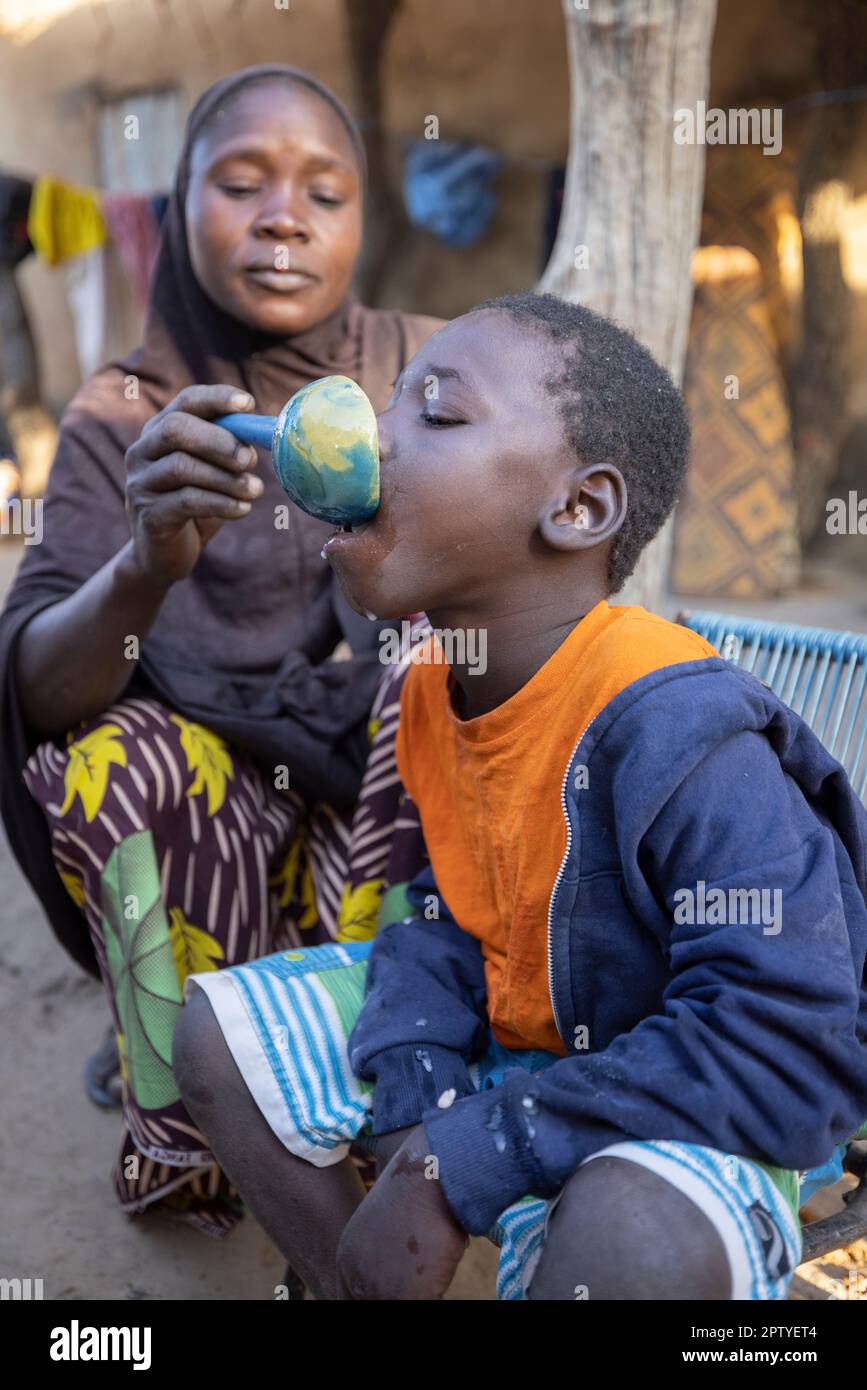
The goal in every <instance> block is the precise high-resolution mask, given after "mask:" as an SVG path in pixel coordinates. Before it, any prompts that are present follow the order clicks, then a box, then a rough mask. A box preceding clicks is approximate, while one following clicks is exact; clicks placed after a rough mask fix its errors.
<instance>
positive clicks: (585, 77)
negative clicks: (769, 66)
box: [539, 0, 716, 608]
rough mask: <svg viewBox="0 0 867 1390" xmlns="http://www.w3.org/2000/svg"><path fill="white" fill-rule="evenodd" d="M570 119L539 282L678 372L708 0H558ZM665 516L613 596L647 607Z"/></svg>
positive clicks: (661, 572) (661, 560) (664, 555)
mask: <svg viewBox="0 0 867 1390" xmlns="http://www.w3.org/2000/svg"><path fill="white" fill-rule="evenodd" d="M562 3H563V10H564V14H565V18H566V31H567V38H568V44H569V70H570V74H571V118H570V138H569V163H568V168H567V172H566V189H565V195H564V201H563V214H562V217H561V219H560V227H559V231H558V234H557V240H556V242H555V244H554V249H553V251H552V253H551V259H550V261H549V263H548V266H547V267H546V269H545V272H544V274H543V276H542V279H541V281H540V283H539V289H540V290H550V291H551V292H552V293H554V294H559V295H562V296H563V297H564V298H565V299H571V300H575V301H578V302H580V303H582V304H587V305H589V307H590V308H592V309H596V310H597V311H598V312H600V313H603V314H607V315H608V316H609V317H610V318H613V319H616V320H617V322H618V323H620V324H622V325H623V326H624V327H625V328H629V329H631V331H632V332H633V333H634V334H635V335H636V337H637V338H639V339H640V340H641V342H643V343H644V344H645V345H646V346H647V347H648V348H649V349H650V350H651V352H652V353H653V354H654V356H655V357H656V358H657V359H658V360H659V361H660V362H662V363H663V364H664V366H666V367H667V368H668V370H669V371H670V372H671V374H672V376H673V377H674V379H675V381H677V382H680V379H681V377H682V373H683V361H684V355H685V352H686V339H687V332H688V328H689V316H690V308H691V305H692V284H691V280H690V265H691V261H692V253H693V250H694V249H695V245H696V242H697V240H698V231H699V219H700V216H701V203H702V191H703V185H704V146H703V145H699V144H682V145H681V144H676V143H675V140H674V130H675V122H674V113H675V111H677V110H679V109H682V108H689V109H691V110H692V111H693V112H694V111H695V109H696V103H697V102H698V101H700V100H706V98H707V87H708V66H709V59H710V45H711V39H712V37H713V29H714V21H715V17H716V0H583V3H581V0H562ZM670 551H671V525H670V523H669V524H668V525H667V526H666V527H665V528H664V530H663V532H662V534H661V535H660V536H659V537H657V539H656V540H655V541H654V542H653V543H652V544H651V545H650V546H648V548H647V550H646V551H645V552H644V554H643V556H642V558H641V560H640V561H639V566H638V569H637V570H636V572H635V574H634V575H633V577H632V579H631V580H630V581H629V583H628V584H627V587H626V588H625V589H624V590H623V591H622V593H621V594H620V595H618V601H622V602H626V603H643V604H644V605H645V606H646V607H648V608H656V607H658V606H659V604H660V602H661V599H662V595H663V588H664V584H665V580H666V577H667V573H668V562H669V556H670Z"/></svg>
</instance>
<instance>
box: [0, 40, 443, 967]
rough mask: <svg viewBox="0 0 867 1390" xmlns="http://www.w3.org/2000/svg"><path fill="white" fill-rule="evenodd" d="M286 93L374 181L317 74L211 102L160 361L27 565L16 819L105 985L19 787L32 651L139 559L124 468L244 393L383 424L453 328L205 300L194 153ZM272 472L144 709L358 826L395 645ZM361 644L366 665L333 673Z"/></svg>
mask: <svg viewBox="0 0 867 1390" xmlns="http://www.w3.org/2000/svg"><path fill="white" fill-rule="evenodd" d="M274 77H280V78H284V79H286V80H290V81H293V82H299V83H302V84H303V85H305V86H307V87H309V88H311V89H312V90H314V91H316V92H317V93H318V94H319V95H320V96H321V97H322V98H323V100H325V101H327V102H328V103H329V104H330V105H331V106H332V107H333V109H334V110H335V111H336V112H337V114H338V115H339V117H340V119H341V120H342V121H343V122H344V124H345V125H346V127H347V130H348V131H349V134H350V136H351V138H352V142H353V146H354V148H355V149H356V151H357V154H358V160H359V167H360V169H361V171H362V174H363V173H364V157H363V152H362V146H361V140H360V136H359V134H358V131H357V128H356V126H355V125H354V123H353V121H352V119H351V117H350V116H349V114H348V113H347V112H346V110H345V108H344V107H343V106H342V105H341V104H340V103H339V102H338V101H337V98H336V97H334V96H333V95H332V93H331V92H329V91H328V89H327V88H326V87H323V86H322V84H321V83H319V82H317V81H316V80H315V79H314V78H312V77H310V76H309V75H308V74H306V73H303V72H299V71H298V70H297V69H295V68H289V67H283V66H280V65H273V66H271V65H268V66H260V67H254V68H247V69H245V70H244V71H242V72H239V73H235V74H233V75H232V76H231V77H228V78H225V79H224V80H223V81H221V82H218V83H217V84H216V85H215V86H213V87H211V88H210V89H209V90H208V91H207V92H205V93H204V95H203V96H202V97H200V99H199V101H198V102H197V103H196V105H195V107H194V108H193V110H192V112H191V114H190V117H189V120H188V123H187V130H186V137H185V140H184V145H183V149H182V151H181V156H180V160H179V163H178V171H177V178H176V182H175V186H174V189H173V191H172V194H171V198H170V200H169V204H168V207H167V210H166V215H165V219H164V222H163V227H162V233H161V239H160V247H159V253H158V257H157V263H156V269H155V273H154V281H153V285H152V290H151V298H150V304H149V308H148V314H147V318H146V324H145V334H144V342H143V344H142V346H141V347H140V348H139V349H138V350H137V351H136V352H134V353H133V354H132V355H131V356H130V357H128V358H126V359H125V360H123V361H121V362H116V363H112V364H110V365H109V366H107V367H105V368H103V369H102V370H101V371H100V372H97V373H96V375H95V376H93V377H92V378H91V379H90V380H89V381H88V382H86V383H85V385H84V386H83V387H82V388H81V390H80V391H79V392H78V393H77V395H76V396H75V398H74V399H73V400H72V402H71V403H70V405H69V407H68V409H67V410H66V412H65V413H64V416H63V419H62V420H61V432H60V441H59V446H58V451H57V456H56V459H55V462H54V466H53V468H52V473H51V478H50V481H49V486H48V491H47V494H46V498H45V505H44V511H43V540H42V543H41V544H40V545H38V546H32V547H27V548H26V550H25V553H24V558H23V561H22V564H21V568H20V570H19V572H18V575H17V577H16V580H15V583H14V585H13V587H12V590H11V592H10V595H9V598H8V601H7V605H6V609H5V611H4V613H3V615H2V618H0V682H2V683H0V693H2V710H0V737H2V747H0V809H2V812H3V818H4V821H5V824H6V828H7V833H8V835H9V838H10V842H11V844H12V847H13V849H14V851H15V853H16V856H17V857H18V860H19V862H20V864H21V866H22V868H23V869H24V872H25V873H26V874H27V876H28V878H29V879H30V881H31V883H32V884H33V886H34V888H35V889H36V891H37V892H38V894H39V896H40V897H41V898H42V901H43V904H44V905H45V907H46V910H47V912H48V914H49V917H50V919H51V921H52V925H53V926H54V927H55V930H56V931H57V933H58V935H59V936H60V937H61V939H62V940H63V941H64V944H65V945H66V946H67V947H68V949H69V950H70V951H71V952H72V954H73V955H74V956H75V957H76V959H78V960H79V961H80V962H81V963H82V964H84V965H85V966H86V967H87V968H93V957H92V948H91V947H90V939H89V935H88V933H87V930H86V926H85V922H84V918H83V916H82V915H81V914H80V913H79V912H78V910H77V909H75V908H74V907H73V905H72V903H71V901H70V899H69V897H68V895H67V894H66V892H65V890H64V889H63V887H62V884H61V883H60V880H59V878H58V876H57V873H56V871H55V869H54V864H53V860H52V858H51V853H50V846H49V842H48V836H47V830H46V826H45V822H44V820H43V819H42V816H41V813H40V812H39V810H38V808H37V807H36V805H35V803H34V802H33V801H32V800H31V798H30V796H29V794H28V793H27V791H26V789H25V788H24V784H23V782H22V780H21V776H20V772H21V768H22V767H23V765H24V763H25V762H26V760H27V757H28V756H29V754H30V752H31V751H32V749H33V746H34V739H33V737H32V736H31V735H30V733H29V731H28V730H27V728H26V725H25V723H24V720H23V716H22V712H21V709H20V705H19V701H18V696H17V689H16V684H15V646H16V642H17V638H18V634H19V633H20V632H21V630H22V628H23V627H24V626H25V624H26V623H27V622H29V620H30V619H31V618H32V617H33V616H34V614H36V613H37V612H39V611H40V609H42V608H45V607H47V606H48V605H49V604H52V603H56V602H57V601H58V600H60V599H63V598H65V597H66V596H67V595H69V594H71V593H73V592H74V591H75V590H76V589H78V588H79V587H80V586H81V585H82V584H83V583H84V582H85V581H86V580H87V579H88V578H90V576H91V575H92V574H94V573H95V572H96V571H97V570H98V569H100V568H101V567H102V566H103V565H104V564H106V563H107V562H108V561H109V560H110V559H112V557H113V556H114V555H116V554H117V552H118V550H120V549H121V547H122V546H123V545H124V544H125V543H126V542H127V541H128V540H129V525H128V521H127V517H126V511H125V503H124V494H125V480H126V474H125V464H124V455H125V453H126V450H127V449H128V448H129V446H130V445H131V444H132V443H133V442H134V441H135V440H136V439H137V438H138V436H139V434H140V433H141V430H142V427H143V425H144V424H145V422H146V421H147V420H148V419H150V418H151V417H152V416H153V415H155V414H157V413H158V412H159V411H160V410H162V409H163V407H164V406H166V405H167V404H168V403H169V402H170V401H171V400H172V399H173V398H174V397H175V396H176V395H177V393H178V392H179V391H180V390H181V389H182V387H184V386H185V385H189V384H192V383H195V382H200V383H226V384H230V385H232V384H238V385H243V386H244V387H245V388H246V389H247V390H249V391H250V392H251V393H252V394H253V395H254V397H255V399H256V408H257V410H258V411H259V412H261V413H264V414H275V413H276V412H277V411H278V410H279V409H280V408H281V407H282V405H283V404H284V403H285V401H286V400H287V398H288V397H289V396H290V395H292V394H293V392H295V391H297V390H298V389H299V387H301V386H302V385H304V384H305V383H306V382H308V381H312V380H315V379H316V378H317V377H320V376H326V375H328V374H330V373H333V372H340V373H343V374H345V375H346V376H350V377H352V378H354V379H355V380H357V381H359V383H360V384H361V385H362V387H363V388H364V389H365V390H366V391H367V393H368V395H369V396H370V397H371V399H372V400H373V402H374V405H375V406H376V408H377V409H380V408H382V407H383V406H384V404H385V401H386V399H387V397H388V393H389V386H390V383H391V382H392V381H393V380H394V377H395V376H396V375H397V373H398V372H399V371H400V370H401V368H402V367H403V365H404V363H405V362H406V361H407V360H408V359H409V358H410V357H411V356H412V355H413V353H414V352H415V351H416V350H417V348H418V347H419V346H420V345H421V343H422V342H424V340H425V339H426V338H427V337H428V336H429V335H430V333H431V332H432V331H433V330H434V329H435V328H436V327H437V320H435V319H428V318H418V317H411V316H406V315H401V314H398V313H393V312H384V311H377V310H373V309H366V308H364V307H363V306H362V305H360V304H358V302H357V301H356V300H354V299H353V298H352V297H351V296H348V297H347V299H346V300H345V301H344V302H343V303H342V304H341V305H340V306H339V307H338V308H337V309H336V310H335V311H334V313H333V314H331V315H330V316H329V317H328V318H327V319H326V320H325V321H323V322H321V323H319V324H317V325H315V326H314V327H313V328H311V329H309V330H308V331H307V332H305V333H302V334H297V335H295V336H293V337H291V338H285V339H277V338H274V337H273V336H270V335H264V334H261V333H255V332H254V331H253V330H251V329H249V328H247V327H246V326H245V325H243V324H240V323H238V322H237V321H236V320H235V319H233V318H231V317H230V316H229V315H228V314H226V313H225V312H224V311H223V310H222V309H220V308H219V307H218V306H217V305H216V304H214V302H213V301H212V300H211V299H210V298H209V296H208V295H207V294H206V293H205V292H204V290H203V289H202V288H201V286H200V285H199V284H198V282H197V281H196V278H195V275H194V273H193V269H192V265H191V262H190V256H189V249H188V246H187V237H186V225H185V202H186V191H187V181H188V169H189V160H190V152H191V149H192V146H193V144H194V142H195V139H196V137H197V135H198V134H199V133H200V132H201V130H202V128H203V126H204V124H205V123H206V122H207V121H208V120H210V119H211V118H212V117H213V116H214V115H215V114H216V113H217V112H218V111H219V108H220V107H221V106H223V105H225V104H226V102H227V101H228V100H229V98H230V97H232V96H234V95H235V94H236V93H237V91H238V90H239V89H240V88H241V87H243V86H245V85H247V84H249V83H251V82H258V81H262V80H263V79H265V78H274ZM257 472H258V475H259V477H260V478H261V479H262V482H263V483H264V489H265V490H264V492H263V494H262V496H261V497H260V498H258V499H257V501H256V502H255V504H254V506H253V508H252V511H251V512H250V514H249V515H248V516H247V517H245V518H244V519H243V520H241V521H238V522H231V523H229V524H227V525H225V526H223V527H222V528H221V529H220V530H219V531H218V532H217V534H216V535H215V536H214V537H213V539H212V540H211V541H210V542H209V543H208V545H207V546H206V547H205V549H204V551H203V553H202V555H201V558H200V559H199V562H198V564H197V565H196V568H195V570H194V571H193V573H192V574H191V575H190V576H189V577H188V578H186V579H184V580H182V581H180V582H179V583H178V584H176V585H175V586H174V587H173V588H172V589H171V590H170V591H169V594H168V595H167V597H166V599H165V602H164V603H163V606H162V609H161V611H160V614H159V616H158V618H157V620H156V622H155V623H154V625H153V628H152V629H151V632H150V633H149V634H148V636H147V638H146V639H145V640H144V642H143V643H142V646H141V660H140V662H139V664H138V666H137V668H136V669H135V673H134V675H133V678H132V681H131V683H130V687H129V689H130V692H132V691H136V692H137V693H148V694H151V695H155V696H157V697H158V698H160V699H162V700H164V701H165V702H166V703H167V704H169V705H171V706H172V707H173V708H174V709H176V710H178V711H179V712H180V713H182V714H185V715H186V716H187V717H188V718H191V719H196V720H198V721H200V722H201V723H204V724H207V725H209V726H210V727H211V728H213V729H215V730H217V731H218V732H220V733H222V734H223V735H224V736H225V737H226V738H228V739H230V740H232V741H233V742H234V743H236V744H237V745H238V746H240V747H243V748H245V749H246V750H247V751H248V752H250V753H251V754H252V755H253V756H254V757H256V758H257V759H259V760H260V761H261V763H262V764H263V765H264V766H266V767H268V768H269V769H271V770H273V768H274V767H275V766H277V765H279V764H285V765H287V766H288V768H289V769H290V780H291V784H292V786H293V787H294V788H295V789H296V790H297V791H300V792H301V793H302V794H303V795H305V796H306V797H307V798H308V799H309V800H325V801H329V802H331V803H332V804H333V805H336V806H340V807H349V806H351V805H352V804H353V802H354V800H355V797H356V795H357V792H358V787H359V784H360V780H361V775H362V772H363V769H364V761H365V758H366V749H367V743H366V737H365V730H366V722H367V712H368V710H369V708H370V704H371V701H372V697H373V691H374V689H375V686H376V682H377V680H378V679H379V677H380V676H381V673H382V668H381V666H380V664H379V661H378V656H377V653H376V651H375V638H376V632H375V629H374V628H373V627H372V625H369V624H367V623H366V622H365V620H363V619H357V618H356V615H354V614H351V612H350V610H349V608H348V606H347V605H346V604H345V601H343V600H342V599H341V597H340V596H339V594H338V593H337V591H336V589H335V587H334V586H333V584H332V581H331V578H330V571H329V570H328V567H327V565H326V563H325V561H323V560H322V558H321V556H320V550H321V548H322V543H323V540H324V538H325V536H326V535H327V534H328V532H329V530H330V529H331V528H330V527H328V526H327V524H325V523H323V522H320V521H317V520H315V519H314V518H313V517H308V516H307V515H306V514H305V513H303V512H301V511H299V510H297V509H296V508H294V507H292V506H290V505H289V504H288V503H287V499H286V497H285V494H284V493H283V491H282V489H281V487H280V485H279V483H278V482H277V479H276V477H275V475H274V470H273V467H272V465H271V461H270V458H269V457H267V456H266V455H264V454H262V455H260V460H259V467H258V470H257ZM278 507H279V508H280V511H279V512H277V511H276V509H277V508H278ZM278 517H279V519H280V522H281V529H278V528H277V525H276V519H277V518H278ZM284 520H286V521H288V527H287V528H286V529H282V522H283V521H284ZM343 635H345V636H347V637H348V638H349V640H350V643H351V644H352V646H353V652H354V656H353V660H352V661H351V662H333V661H330V660H329V659H328V658H329V656H330V653H331V652H332V651H333V649H334V646H335V644H336V642H337V641H338V640H339V639H340V637H341V636H343Z"/></svg>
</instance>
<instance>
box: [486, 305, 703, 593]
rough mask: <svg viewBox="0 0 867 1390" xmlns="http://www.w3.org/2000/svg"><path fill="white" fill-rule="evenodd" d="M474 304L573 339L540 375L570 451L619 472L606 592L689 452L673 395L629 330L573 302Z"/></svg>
mask: <svg viewBox="0 0 867 1390" xmlns="http://www.w3.org/2000/svg"><path fill="white" fill-rule="evenodd" d="M478 308H479V309H497V310H499V311H500V312H502V313H506V314H509V315H511V317H512V318H513V319H516V320H517V321H518V322H519V323H529V324H532V325H533V326H534V327H536V328H537V329H538V330H539V331H540V332H542V333H545V334H547V336H548V337H549V338H550V339H551V340H552V342H554V343H557V344H558V345H559V344H568V345H571V346H572V347H574V349H575V350H574V352H572V353H569V354H563V356H562V359H561V360H562V362H563V370H562V371H558V372H557V373H556V374H555V375H553V376H551V377H550V378H549V379H548V382H547V385H548V389H549V390H550V391H551V393H552V395H554V396H556V397H558V398H559V401H560V414H561V417H562V419H563V423H564V426H565V433H566V438H567V440H568V442H569V444H570V445H571V446H572V448H573V449H574V451H575V455H576V457H577V458H578V460H579V461H580V462H581V463H582V464H601V463H613V464H614V465H615V466H616V467H617V468H619V469H620V472H621V473H622V474H623V477H624V479H625V481H626V487H627V491H628V499H629V500H628V505H627V511H626V517H625V519H624V522H623V525H622V527H621V529H620V531H619V532H618V534H617V535H616V536H615V538H614V541H613V543H612V546H611V552H610V554H609V557H608V580H609V585H610V592H611V593H612V594H614V593H617V591H618V589H622V587H623V585H624V584H625V582H626V580H627V579H628V578H629V576H630V574H631V573H632V571H633V570H634V569H635V566H636V564H637V562H638V557H639V555H640V554H641V552H642V550H643V549H644V547H645V546H646V545H647V544H648V543H649V542H650V541H652V540H653V537H654V536H655V535H656V533H657V532H658V531H659V529H660V527H661V526H662V524H663V522H664V521H665V519H666V517H667V516H668V514H669V512H670V511H671V510H672V508H673V507H674V504H675V502H676V501H677V499H678V496H679V493H680V489H681V486H682V484H683V480H684V477H685V474H686V467H687V459H688V453H689V422H688V420H687V416H686V408H685V406H684V403H683V397H682V396H681V394H680V391H679V390H678V389H677V387H676V386H675V384H674V382H673V381H672V379H671V377H670V376H669V375H668V372H667V371H666V370H665V368H664V367H661V366H660V365H659V363H658V362H657V361H656V360H655V358H653V357H652V356H651V354H650V353H649V352H648V351H647V348H645V347H642V345H641V343H639V342H638V340H637V338H634V337H633V335H632V334H631V333H628V332H627V331H626V329H624V328H620V327H618V325H617V324H615V323H612V322H611V320H610V319H606V318H603V316H602V315H601V314H597V313H594V311H593V310H592V309H588V308H586V306H585V305H583V304H572V303H570V302H569V301H568V300H565V299H559V298H558V297H557V296H556V295H553V294H534V293H533V292H532V291H529V290H528V291H526V292H525V293H523V294H504V295H501V296H500V297H499V298H498V299H489V300H486V302H485V303H484V304H480V305H478Z"/></svg>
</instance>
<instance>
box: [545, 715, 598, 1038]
mask: <svg viewBox="0 0 867 1390" xmlns="http://www.w3.org/2000/svg"><path fill="white" fill-rule="evenodd" d="M596 718H597V716H596V715H595V714H594V716H593V718H592V719H591V720H590V723H589V724H588V725H587V726H586V728H584V729H583V730H582V732H581V734H580V736H579V738H578V742H577V743H576V744H575V747H574V748H573V749H572V752H571V753H570V754H569V761H568V762H567V764H566V771H565V772H564V773H563V781H562V783H561V786H560V806H561V809H562V811H563V819H564V820H565V822H566V849H565V851H564V853H563V858H562V860H561V862H560V868H559V869H558V870H557V877H556V878H555V879H554V887H553V888H552V889H551V898H550V901H549V903H548V994H549V996H550V998H551V1009H552V1011H553V1014H554V1023H555V1025H556V1028H557V1032H558V1033H559V1034H560V1038H561V1040H562V1042H563V1044H564V1046H565V1047H567V1048H568V1047H569V1046H570V1045H571V1044H570V1041H569V1040H568V1039H567V1038H566V1037H564V1035H563V1025H562V1023H561V1020H560V1014H559V1011H558V1009H557V1000H556V999H555V997H554V950H553V946H552V943H551V923H552V921H553V919H554V902H555V900H556V897H557V890H558V889H559V887H560V884H561V882H562V879H563V875H564V873H565V872H566V862H567V860H568V858H569V853H570V851H571V849H572V822H571V820H570V819H569V808H568V806H567V805H566V784H567V782H568V781H569V771H570V769H571V767H572V763H573V762H574V760H575V754H576V753H577V752H578V749H579V748H580V747H581V744H582V743H583V742H584V738H585V736H586V734H587V733H588V731H589V729H590V728H591V727H592V726H593V724H594V723H595V721H596Z"/></svg>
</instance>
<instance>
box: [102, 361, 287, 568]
mask: <svg viewBox="0 0 867 1390" xmlns="http://www.w3.org/2000/svg"><path fill="white" fill-rule="evenodd" d="M254 404H255V402H254V401H253V397H252V396H250V395H249V394H248V393H247V392H246V391H239V389H238V388H237V387H236V386H188V387H186V388H185V389H184V390H183V391H181V393H180V394H179V395H178V396H176V397H175V399H174V400H173V401H172V402H171V403H170V404H169V405H167V406H166V408H165V409H164V410H161V411H160V413H159V415H155V416H154V418H153V419H152V420H149V421H148V423H147V424H146V425H145V427H144V429H143V431H142V433H141V435H140V437H139V438H138V439H137V440H136V442H135V444H133V445H132V447H131V448H130V449H128V450H127V453H126V468H127V483H126V510H127V515H128V517H129V524H130V532H131V535H132V547H133V557H134V560H135V562H136V565H137V566H138V568H139V570H140V571H141V574H142V576H143V577H144V578H146V579H147V580H148V581H149V582H150V583H151V584H153V585H154V586H155V587H157V588H168V587H169V585H171V584H174V583H175V581H176V580H178V579H185V578H186V576H187V575H188V574H189V573H190V571H191V570H192V568H193V566H194V565H195V563H196V561H197V560H198V558H199V556H200V555H201V553H202V550H203V548H204V546H206V545H207V543H208V541H209V540H210V539H211V537H212V536H214V535H215V534H216V532H217V531H219V529H220V527H221V526H222V524H223V522H224V521H235V520H238V518H239V517H243V516H246V515H247V513H248V512H249V510H250V507H251V505H252V502H253V501H254V499H255V498H256V497H259V496H260V495H261V493H262V490H263V484H262V481H261V479H260V478H257V477H255V476H254V475H253V474H252V473H251V471H250V470H251V469H252V468H254V467H255V464H256V450H255V449H254V448H253V446H252V445H250V444H241V443H239V441H238V440H237V439H235V437H234V436H233V435H231V434H230V433H229V431H228V430H225V429H223V428H222V426H220V425H215V424H213V423H212V421H213V419H214V417H215V416H218V415H228V414H231V413H233V412H238V411H245V410H252V409H253V406H254Z"/></svg>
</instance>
